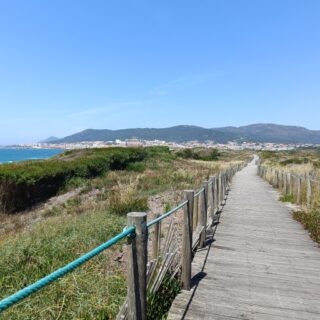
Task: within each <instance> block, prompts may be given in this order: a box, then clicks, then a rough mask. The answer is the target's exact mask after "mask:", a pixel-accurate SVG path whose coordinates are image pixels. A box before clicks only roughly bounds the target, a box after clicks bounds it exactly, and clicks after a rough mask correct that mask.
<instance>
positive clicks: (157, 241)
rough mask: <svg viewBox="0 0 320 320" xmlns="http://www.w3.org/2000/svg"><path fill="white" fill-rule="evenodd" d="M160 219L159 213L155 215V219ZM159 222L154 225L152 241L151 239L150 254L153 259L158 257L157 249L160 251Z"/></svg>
mask: <svg viewBox="0 0 320 320" xmlns="http://www.w3.org/2000/svg"><path fill="white" fill-rule="evenodd" d="M159 217H160V213H157V214H156V215H155V219H157V218H159ZM160 224H161V222H158V223H156V224H155V225H154V229H153V239H152V254H153V259H157V258H158V256H159V249H160V236H161V231H160V230H161V225H160Z"/></svg>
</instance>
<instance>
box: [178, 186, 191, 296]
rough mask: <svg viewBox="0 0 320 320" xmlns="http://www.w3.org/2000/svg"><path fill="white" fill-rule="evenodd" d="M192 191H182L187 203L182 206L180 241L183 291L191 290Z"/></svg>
mask: <svg viewBox="0 0 320 320" xmlns="http://www.w3.org/2000/svg"><path fill="white" fill-rule="evenodd" d="M193 198H194V191H193V190H185V191H184V201H188V203H187V204H186V205H185V206H184V215H183V240H182V267H181V269H182V270H181V280H182V287H183V289H185V290H190V289H191V262H192V216H193V206H194V203H193Z"/></svg>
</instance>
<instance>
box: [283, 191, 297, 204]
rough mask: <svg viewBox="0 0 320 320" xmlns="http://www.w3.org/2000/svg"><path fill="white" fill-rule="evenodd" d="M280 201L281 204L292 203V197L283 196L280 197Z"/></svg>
mask: <svg viewBox="0 0 320 320" xmlns="http://www.w3.org/2000/svg"><path fill="white" fill-rule="evenodd" d="M280 201H282V202H291V203H293V202H294V196H293V195H292V194H290V193H287V194H284V195H282V196H281V197H280Z"/></svg>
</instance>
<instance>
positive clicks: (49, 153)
mask: <svg viewBox="0 0 320 320" xmlns="http://www.w3.org/2000/svg"><path fill="white" fill-rule="evenodd" d="M63 151H64V150H61V149H14V148H7V149H1V148H0V163H8V162H18V161H24V160H36V159H48V158H51V157H53V156H55V155H57V154H59V153H62V152H63Z"/></svg>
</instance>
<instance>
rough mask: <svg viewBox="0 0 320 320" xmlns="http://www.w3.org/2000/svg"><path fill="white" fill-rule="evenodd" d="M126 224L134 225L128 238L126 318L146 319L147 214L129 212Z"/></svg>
mask: <svg viewBox="0 0 320 320" xmlns="http://www.w3.org/2000/svg"><path fill="white" fill-rule="evenodd" d="M127 221H128V226H135V227H136V232H135V236H133V237H129V238H128V319H129V320H136V319H142V320H146V319H147V259H148V254H147V244H148V229H147V214H146V213H145V212H131V213H128V215H127Z"/></svg>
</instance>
